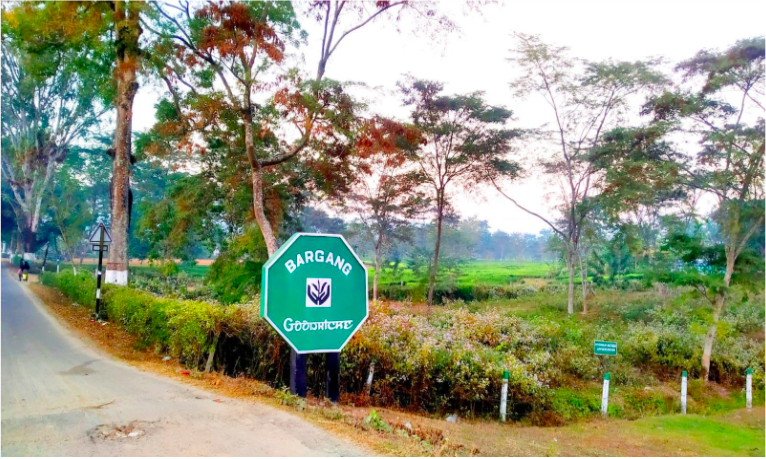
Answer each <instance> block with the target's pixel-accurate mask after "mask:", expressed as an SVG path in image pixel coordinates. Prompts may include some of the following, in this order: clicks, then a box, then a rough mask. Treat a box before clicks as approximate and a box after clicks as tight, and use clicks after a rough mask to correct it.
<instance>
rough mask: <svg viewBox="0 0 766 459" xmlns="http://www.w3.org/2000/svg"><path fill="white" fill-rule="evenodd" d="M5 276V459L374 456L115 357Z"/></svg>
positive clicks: (269, 410) (292, 419)
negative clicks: (65, 325)
mask: <svg viewBox="0 0 766 459" xmlns="http://www.w3.org/2000/svg"><path fill="white" fill-rule="evenodd" d="M0 272H2V275H1V277H2V285H1V286H2V308H1V309H0V313H1V314H2V414H1V418H2V455H3V456H17V455H22V456H29V455H31V456H72V455H74V456H125V455H128V456H211V455H215V456H360V455H365V454H366V453H368V452H367V451H364V450H363V449H361V448H359V447H357V446H353V445H350V444H348V443H345V442H343V441H342V440H340V439H338V438H336V437H334V436H332V435H331V434H330V433H327V432H325V431H323V430H321V429H319V428H318V427H315V426H313V425H311V424H309V423H308V422H307V421H304V420H303V419H301V418H299V417H297V416H296V415H293V414H290V413H286V412H283V411H281V410H279V409H276V408H273V407H269V406H265V405H260V404H254V403H248V402H244V401H239V400H234V399H230V398H225V397H220V396H218V395H214V394H212V393H209V392H206V391H203V390H199V389H196V388H193V387H187V386H185V385H183V384H181V383H178V382H176V381H172V380H169V379H167V378H163V377H161V376H158V375H154V374H150V373H145V372H141V371H139V370H137V369H135V368H132V367H130V366H127V365H125V364H123V363H121V362H118V361H115V360H113V359H110V358H109V357H108V356H106V355H104V354H103V353H102V352H101V351H99V350H96V349H93V348H91V347H90V345H88V344H86V343H84V342H82V341H80V340H79V339H78V338H76V337H75V336H73V335H72V334H71V333H70V332H69V331H68V330H66V329H64V328H63V327H62V326H60V325H59V324H58V323H57V322H56V321H55V320H54V319H53V318H52V317H51V316H49V315H48V313H47V312H46V311H45V309H44V306H42V305H41V304H40V303H39V300H38V299H37V297H35V296H34V294H32V293H31V292H30V291H29V290H28V289H27V288H25V287H22V286H21V285H20V283H19V282H18V280H17V279H14V278H12V277H11V275H10V273H9V271H8V270H7V269H5V268H3V269H0ZM215 399H219V402H216V401H215Z"/></svg>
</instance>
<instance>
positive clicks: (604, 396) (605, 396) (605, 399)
mask: <svg viewBox="0 0 766 459" xmlns="http://www.w3.org/2000/svg"><path fill="white" fill-rule="evenodd" d="M609 377H610V376H609V373H604V390H603V391H602V392H601V416H606V411H607V408H608V407H609Z"/></svg>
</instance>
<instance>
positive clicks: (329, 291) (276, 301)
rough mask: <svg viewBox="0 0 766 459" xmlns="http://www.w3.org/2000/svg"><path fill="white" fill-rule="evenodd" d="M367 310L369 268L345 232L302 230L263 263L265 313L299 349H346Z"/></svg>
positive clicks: (262, 288) (327, 350)
mask: <svg viewBox="0 0 766 459" xmlns="http://www.w3.org/2000/svg"><path fill="white" fill-rule="evenodd" d="M367 311H368V309H367V269H366V268H365V266H364V263H363V262H362V260H360V259H359V257H357V256H356V254H355V253H354V251H353V250H351V247H350V246H349V245H348V243H347V242H346V240H345V239H344V238H343V236H340V235H337V234H309V233H296V234H294V235H293V236H292V237H291V238H290V239H289V240H288V241H287V242H285V243H284V245H283V246H282V247H280V248H279V250H278V251H277V252H276V253H275V254H274V255H273V256H272V257H271V258H269V261H267V262H266V264H265V265H263V277H262V280H261V316H262V317H264V318H265V319H266V320H267V321H268V322H269V323H270V324H271V326H272V327H274V329H275V330H276V331H277V332H279V334H280V335H282V337H283V338H284V339H285V341H287V342H288V343H290V345H291V346H292V347H293V349H295V351H296V352H298V353H299V354H309V353H321V352H340V350H341V349H343V346H345V345H346V343H347V342H348V340H350V339H351V336H352V335H353V334H354V332H356V331H357V330H358V329H359V327H361V326H362V323H363V322H364V321H365V319H367Z"/></svg>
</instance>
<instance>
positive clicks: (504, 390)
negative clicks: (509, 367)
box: [500, 371, 510, 421]
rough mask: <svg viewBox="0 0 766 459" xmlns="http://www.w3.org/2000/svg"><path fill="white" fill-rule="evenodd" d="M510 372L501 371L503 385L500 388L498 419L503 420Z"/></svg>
mask: <svg viewBox="0 0 766 459" xmlns="http://www.w3.org/2000/svg"><path fill="white" fill-rule="evenodd" d="M509 377H510V374H509V373H508V372H507V371H504V372H503V387H502V388H501V389H500V420H501V421H505V415H506V407H507V406H508V378H509Z"/></svg>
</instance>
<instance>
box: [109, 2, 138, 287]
mask: <svg viewBox="0 0 766 459" xmlns="http://www.w3.org/2000/svg"><path fill="white" fill-rule="evenodd" d="M114 23H115V48H116V51H117V65H116V68H115V71H114V79H115V80H116V81H115V82H116V85H117V96H116V99H115V108H116V109H117V118H116V124H117V125H116V128H115V130H114V141H113V142H112V149H113V150H114V161H113V162H112V193H111V195H112V196H111V198H112V202H111V213H112V216H111V235H112V243H111V246H110V247H109V259H108V261H107V263H106V276H105V278H104V281H105V282H106V283H108V284H117V285H127V284H128V227H129V224H130V158H131V147H132V145H131V136H132V134H133V100H134V98H135V96H136V92H138V82H137V81H136V75H137V71H138V66H139V63H138V55H139V48H138V38H139V36H140V35H141V27H140V26H139V22H138V11H137V9H136V7H133V8H131V6H130V2H115V3H114Z"/></svg>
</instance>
